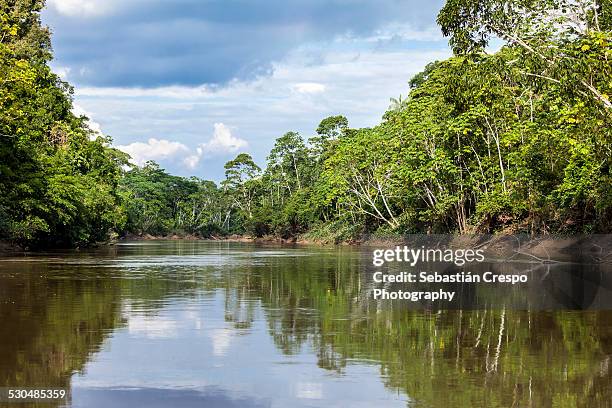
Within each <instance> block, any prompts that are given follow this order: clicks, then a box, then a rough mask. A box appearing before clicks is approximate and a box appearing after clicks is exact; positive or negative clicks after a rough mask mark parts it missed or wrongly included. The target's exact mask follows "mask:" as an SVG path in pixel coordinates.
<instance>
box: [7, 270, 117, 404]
mask: <svg viewBox="0 0 612 408" xmlns="http://www.w3.org/2000/svg"><path fill="white" fill-rule="evenodd" d="M47 272H48V270H47V268H46V267H44V266H41V265H36V264H34V265H30V266H29V267H27V266H21V265H20V267H19V273H17V274H14V275H13V276H11V277H7V276H6V275H4V276H0V277H2V285H1V286H0V322H2V324H1V325H0V344H1V346H0V386H1V387H27V388H32V387H37V386H38V387H45V388H49V387H58V388H66V389H69V388H70V378H71V376H72V374H74V373H75V372H79V371H81V370H83V368H84V366H85V364H86V363H87V361H88V359H89V358H90V357H91V355H92V354H93V353H96V352H98V351H99V350H100V347H101V346H102V344H103V342H104V340H105V339H106V338H107V337H108V336H109V335H110V334H111V333H112V330H113V329H115V328H117V327H119V326H120V325H121V324H122V322H121V317H120V311H121V310H120V296H119V294H120V291H119V281H118V280H116V279H109V278H105V277H104V276H99V278H98V279H95V280H91V279H87V280H78V279H77V280H74V279H48V278H47V277H46V275H47ZM29 406H37V405H36V404H32V403H30V405H29ZM41 406H46V407H49V406H50V405H49V404H43V405H41Z"/></svg>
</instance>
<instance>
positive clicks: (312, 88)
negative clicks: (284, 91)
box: [293, 82, 326, 94]
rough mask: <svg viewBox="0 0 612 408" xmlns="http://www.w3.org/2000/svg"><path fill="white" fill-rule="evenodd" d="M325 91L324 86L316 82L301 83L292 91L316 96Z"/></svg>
mask: <svg viewBox="0 0 612 408" xmlns="http://www.w3.org/2000/svg"><path fill="white" fill-rule="evenodd" d="M325 89H326V87H325V85H323V84H319V83H316V82H302V83H299V84H295V85H294V86H293V90H294V91H296V92H297V93H301V94H317V93H321V92H325Z"/></svg>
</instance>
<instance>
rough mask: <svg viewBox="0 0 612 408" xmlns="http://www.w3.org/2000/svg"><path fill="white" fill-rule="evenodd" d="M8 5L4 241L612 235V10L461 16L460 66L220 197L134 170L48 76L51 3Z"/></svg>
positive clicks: (215, 191)
mask: <svg viewBox="0 0 612 408" xmlns="http://www.w3.org/2000/svg"><path fill="white" fill-rule="evenodd" d="M0 4H1V8H0V22H1V29H0V38H1V39H2V40H1V41H0V54H1V62H0V78H2V82H1V83H0V106H1V108H0V134H1V136H0V191H1V194H0V234H1V236H3V237H5V238H7V239H10V240H13V241H16V242H20V243H25V244H36V245H50V244H53V245H58V244H62V245H63V244H67V245H68V244H69V245H82V244H87V243H91V242H95V241H100V240H103V239H105V238H106V237H108V236H109V234H112V233H119V234H123V233H128V232H131V233H136V234H153V235H165V234H170V233H185V234H196V235H202V236H210V235H222V234H229V233H239V234H250V235H257V236H262V235H267V234H271V235H278V236H283V237H292V236H296V235H299V234H304V233H307V234H308V235H309V236H310V237H312V238H322V239H328V240H334V241H342V240H348V239H352V238H354V237H357V236H359V235H361V234H365V233H381V234H382V233H384V234H401V233H418V232H459V233H470V232H496V231H500V230H506V231H513V232H529V233H550V232H562V233H579V232H587V233H588V232H609V231H610V230H611V229H612V175H611V165H612V130H611V129H612V127H611V126H610V125H611V124H612V102H611V101H610V95H612V64H610V61H609V60H610V59H611V58H612V2H611V0H545V1H535V0H448V1H447V2H446V4H445V6H444V7H443V9H442V10H441V11H440V13H439V16H438V23H439V25H440V27H441V29H442V32H443V33H444V35H446V36H448V37H449V39H450V45H451V47H452V48H453V51H454V56H453V57H452V58H450V59H448V60H445V61H436V62H432V63H431V64H429V65H428V66H427V67H426V68H425V70H424V71H423V72H421V73H419V74H418V75H416V76H415V77H414V78H412V80H410V82H409V91H408V94H407V96H406V97H405V98H402V97H400V98H398V99H392V101H391V102H392V104H391V106H390V108H389V110H388V111H387V112H386V113H385V114H384V116H383V118H382V121H381V123H380V124H379V125H378V126H376V127H373V128H367V129H352V128H350V127H349V123H348V121H347V119H346V118H345V117H344V116H340V115H339V116H331V117H329V118H326V119H324V120H323V121H322V122H321V124H320V125H319V127H318V128H317V130H316V135H314V136H313V137H311V138H309V139H307V140H305V139H304V138H303V137H302V136H301V135H299V134H297V133H295V132H288V133H286V134H285V135H284V136H282V137H280V138H279V139H277V140H276V143H275V145H274V148H273V149H272V151H271V152H270V154H269V156H268V158H267V163H266V167H265V169H261V168H260V167H259V166H258V165H257V164H256V163H255V162H254V161H253V159H252V158H251V156H249V155H248V154H246V153H242V154H240V155H238V156H237V157H236V158H235V159H234V160H232V161H230V162H228V163H227V164H226V166H225V169H226V178H225V180H224V181H223V182H221V183H220V185H216V184H215V183H213V182H210V181H204V180H200V179H197V178H190V179H186V178H180V177H175V176H171V175H169V174H167V173H166V172H165V171H164V170H163V169H160V168H159V166H158V165H157V164H155V163H152V162H151V163H148V164H147V165H145V166H144V167H142V168H138V167H134V168H132V169H131V170H129V171H127V172H126V171H124V170H122V169H123V168H124V166H125V164H126V162H127V157H126V156H125V155H124V154H122V153H120V152H118V151H117V150H114V149H113V148H112V147H110V146H111V144H110V143H111V141H110V140H109V139H105V138H103V137H96V136H95V135H94V134H93V133H92V132H91V131H90V130H89V129H88V128H87V125H86V120H85V118H78V117H75V116H74V115H73V114H72V113H71V110H70V109H71V97H70V87H69V86H68V85H67V84H65V83H63V82H62V81H61V80H60V79H59V78H58V77H57V76H56V75H54V74H53V73H52V72H51V71H50V69H49V67H48V65H47V63H48V61H49V60H50V58H51V48H50V41H49V33H48V31H47V30H46V29H44V28H43V27H41V24H40V19H39V14H38V12H39V11H40V9H41V8H42V6H43V2H42V1H35V0H0ZM491 40H494V41H495V44H498V43H500V42H501V43H502V46H501V47H500V48H499V49H498V50H497V51H495V52H492V51H491V48H492V47H491V46H489V42H490V41H491ZM339 109H341V108H339ZM94 138H95V140H92V139H94Z"/></svg>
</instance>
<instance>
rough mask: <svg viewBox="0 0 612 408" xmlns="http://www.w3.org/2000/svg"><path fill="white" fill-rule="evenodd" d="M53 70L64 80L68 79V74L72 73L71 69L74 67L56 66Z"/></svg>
mask: <svg viewBox="0 0 612 408" xmlns="http://www.w3.org/2000/svg"><path fill="white" fill-rule="evenodd" d="M53 71H54V72H55V73H56V74H57V75H58V76H59V77H60V78H61V79H63V80H64V81H66V80H68V75H70V71H72V68H70V67H54V68H53Z"/></svg>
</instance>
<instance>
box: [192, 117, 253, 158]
mask: <svg viewBox="0 0 612 408" xmlns="http://www.w3.org/2000/svg"><path fill="white" fill-rule="evenodd" d="M248 145H249V144H248V143H247V141H246V140H244V139H240V138H238V137H236V136H234V135H232V131H231V130H230V128H228V127H227V126H225V125H224V124H223V123H215V131H214V132H213V137H212V139H210V141H208V142H206V143H203V144H201V145H200V147H201V149H202V150H203V151H204V152H215V153H217V152H218V153H235V152H237V151H238V150H240V149H243V148H245V147H247V146H248Z"/></svg>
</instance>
